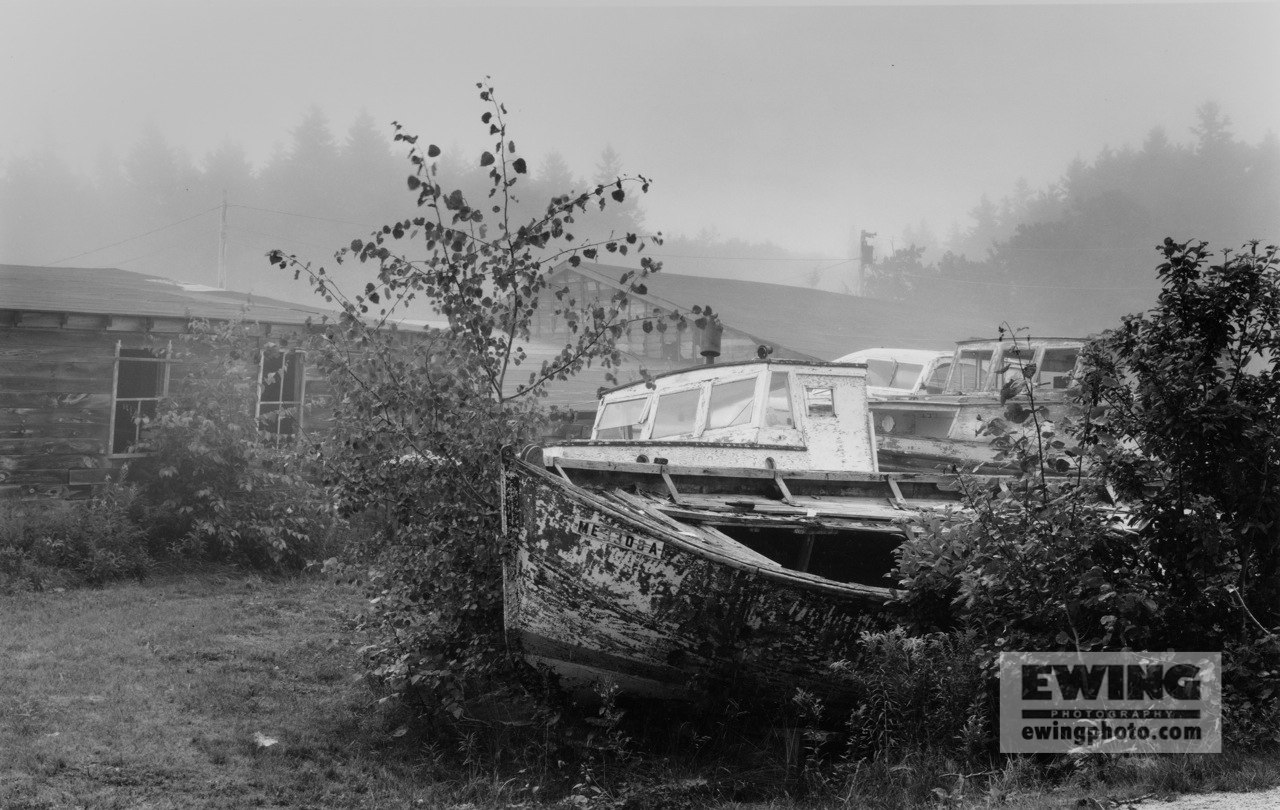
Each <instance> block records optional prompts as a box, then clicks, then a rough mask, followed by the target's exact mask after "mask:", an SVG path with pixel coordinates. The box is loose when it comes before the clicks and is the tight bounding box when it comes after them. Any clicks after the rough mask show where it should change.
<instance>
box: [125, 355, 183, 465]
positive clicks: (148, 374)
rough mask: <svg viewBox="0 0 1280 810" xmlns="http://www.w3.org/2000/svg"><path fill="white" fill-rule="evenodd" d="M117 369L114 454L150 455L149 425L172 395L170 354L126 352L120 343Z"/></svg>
mask: <svg viewBox="0 0 1280 810" xmlns="http://www.w3.org/2000/svg"><path fill="white" fill-rule="evenodd" d="M115 366H116V368H115V380H114V391H113V395H112V400H113V401H112V406H111V410H112V418H111V454H112V455H113V456H137V455H142V454H143V453H145V452H146V442H145V438H146V436H145V431H146V427H147V424H148V423H149V422H150V421H151V420H152V419H154V418H155V416H156V409H157V406H158V405H159V402H160V400H162V399H164V398H165V397H166V396H167V395H168V393H169V358H168V352H155V351H152V350H151V349H123V348H121V347H120V344H119V343H117V344H116V360H115Z"/></svg>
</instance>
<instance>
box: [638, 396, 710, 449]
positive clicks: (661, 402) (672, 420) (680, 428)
mask: <svg viewBox="0 0 1280 810" xmlns="http://www.w3.org/2000/svg"><path fill="white" fill-rule="evenodd" d="M701 398H702V389H701V388H691V389H689V390H688V391H677V392H675V393H673V394H663V395H662V396H660V397H658V408H657V413H656V414H655V415H654V419H653V433H651V434H650V436H649V438H651V439H661V438H663V437H665V436H679V435H682V434H686V433H693V431H694V427H695V426H696V424H697V422H696V420H697V417H698V400H699V399H701Z"/></svg>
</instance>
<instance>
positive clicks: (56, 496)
mask: <svg viewBox="0 0 1280 810" xmlns="http://www.w3.org/2000/svg"><path fill="white" fill-rule="evenodd" d="M71 494H72V492H71V489H70V487H68V486H66V485H65V484H64V485H48V484H42V485H38V486H26V485H15V486H10V485H5V484H0V501H5V500H8V501H18V500H21V501H35V500H49V501H54V500H63V499H65V498H68V497H70V495H71Z"/></svg>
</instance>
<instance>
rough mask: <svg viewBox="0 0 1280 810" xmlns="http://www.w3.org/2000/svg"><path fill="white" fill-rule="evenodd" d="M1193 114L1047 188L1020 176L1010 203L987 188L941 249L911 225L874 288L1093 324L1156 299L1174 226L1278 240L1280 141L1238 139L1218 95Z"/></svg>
mask: <svg viewBox="0 0 1280 810" xmlns="http://www.w3.org/2000/svg"><path fill="white" fill-rule="evenodd" d="M1196 117H1197V124H1196V125H1195V126H1194V127H1193V128H1192V132H1191V134H1192V136H1193V139H1192V141H1191V142H1189V143H1182V144H1180V143H1175V142H1173V141H1172V140H1170V138H1169V137H1168V136H1167V135H1166V134H1165V132H1164V130H1163V129H1160V128H1157V129H1153V130H1152V131H1151V132H1150V134H1149V135H1148V136H1147V138H1146V140H1145V142H1144V143H1143V144H1142V147H1141V148H1140V149H1133V148H1130V147H1125V148H1123V149H1118V150H1116V149H1104V150H1103V151H1102V152H1101V153H1100V154H1098V156H1097V157H1096V158H1095V159H1094V160H1093V162H1092V163H1088V162H1085V161H1083V160H1080V159H1076V160H1075V161H1073V162H1072V163H1071V164H1070V165H1069V166H1068V167H1067V170H1066V172H1065V173H1064V175H1063V176H1062V178H1061V180H1060V181H1059V182H1057V183H1054V184H1052V185H1050V186H1048V187H1047V188H1044V189H1041V190H1039V191H1032V190H1031V189H1030V187H1029V186H1028V185H1027V184H1026V183H1021V184H1019V186H1018V187H1017V188H1016V189H1015V191H1014V193H1013V195H1011V196H1009V197H1006V198H1004V199H1003V200H1001V202H1000V203H999V204H996V203H993V202H991V201H990V200H989V199H988V198H986V197H983V198H982V200H981V201H980V203H979V204H978V206H977V207H975V208H974V209H973V210H972V211H971V212H970V217H971V219H972V226H971V227H970V228H969V229H967V230H966V231H962V232H957V233H953V234H952V235H951V238H950V239H949V243H948V245H947V249H946V252H945V253H943V255H942V256H941V258H939V259H937V260H936V261H929V260H928V259H927V257H928V256H930V255H931V254H933V253H936V252H937V250H938V246H937V245H936V244H933V243H931V242H930V241H929V238H928V237H929V235H928V228H927V226H924V227H922V228H920V229H918V230H916V231H914V232H912V231H908V233H907V234H905V235H904V242H903V243H904V244H905V247H903V248H901V249H899V250H897V251H895V252H894V253H893V254H892V255H890V256H888V257H886V258H884V259H883V260H881V261H879V262H877V263H876V264H875V265H874V267H873V268H871V270H870V272H869V273H868V276H867V279H866V292H867V294H869V295H873V296H878V297H884V298H892V299H899V300H908V301H920V302H921V303H927V304H932V305H936V304H942V303H948V304H949V305H950V306H953V307H957V308H966V309H968V310H969V311H971V312H977V313H980V314H982V315H983V316H985V317H986V318H987V319H988V320H990V321H991V322H992V323H993V324H998V323H1001V322H1005V321H1008V322H1009V323H1011V324H1013V325H1015V326H1028V327H1030V328H1031V329H1032V330H1033V331H1034V332H1036V333H1037V334H1041V335H1049V334H1060V335H1086V334H1091V333H1093V332H1097V331H1100V330H1102V329H1105V328H1110V327H1112V326H1114V325H1115V324H1116V323H1118V322H1119V319H1120V317H1121V316H1122V315H1124V314H1127V313H1130V312H1139V311H1145V310H1147V309H1150V308H1151V307H1152V306H1153V305H1154V304H1155V302H1156V295H1157V294H1158V292H1159V289H1160V285H1159V281H1158V279H1157V278H1156V274H1155V270H1154V268H1155V267H1156V265H1157V264H1158V262H1157V258H1158V248H1159V246H1160V245H1161V243H1162V242H1163V240H1164V239H1165V238H1166V237H1170V238H1173V239H1175V240H1178V241H1187V240H1204V241H1207V242H1208V243H1209V244H1210V248H1211V249H1212V250H1215V251H1217V250H1222V249H1239V247H1240V246H1241V245H1243V244H1245V243H1247V242H1249V241H1251V240H1260V241H1261V242H1263V244H1267V243H1275V242H1277V241H1280V232H1278V231H1280V139H1278V138H1277V137H1276V135H1275V134H1274V133H1268V135H1267V136H1266V137H1265V138H1264V139H1263V140H1262V141H1261V142H1260V143H1259V144H1257V145H1256V146H1251V145H1248V144H1245V143H1242V142H1240V141H1238V140H1236V139H1235V138H1234V137H1233V135H1232V133H1231V129H1230V119H1229V118H1227V117H1226V116H1225V115H1223V113H1222V111H1221V110H1220V109H1219V108H1218V106H1217V105H1216V104H1214V103H1212V102H1208V103H1205V104H1203V105H1201V106H1200V107H1199V108H1198V109H1197V116H1196Z"/></svg>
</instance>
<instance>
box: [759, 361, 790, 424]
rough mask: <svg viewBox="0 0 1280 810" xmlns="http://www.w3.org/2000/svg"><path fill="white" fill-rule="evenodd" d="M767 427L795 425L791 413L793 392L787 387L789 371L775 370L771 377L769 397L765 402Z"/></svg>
mask: <svg viewBox="0 0 1280 810" xmlns="http://www.w3.org/2000/svg"><path fill="white" fill-rule="evenodd" d="M764 424H765V427H795V424H796V420H795V418H794V417H793V416H792V415H791V393H790V391H789V390H788V388H787V372H785V371H775V372H773V374H772V375H771V376H770V377H769V399H768V400H767V401H766V403H765V411H764Z"/></svg>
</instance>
